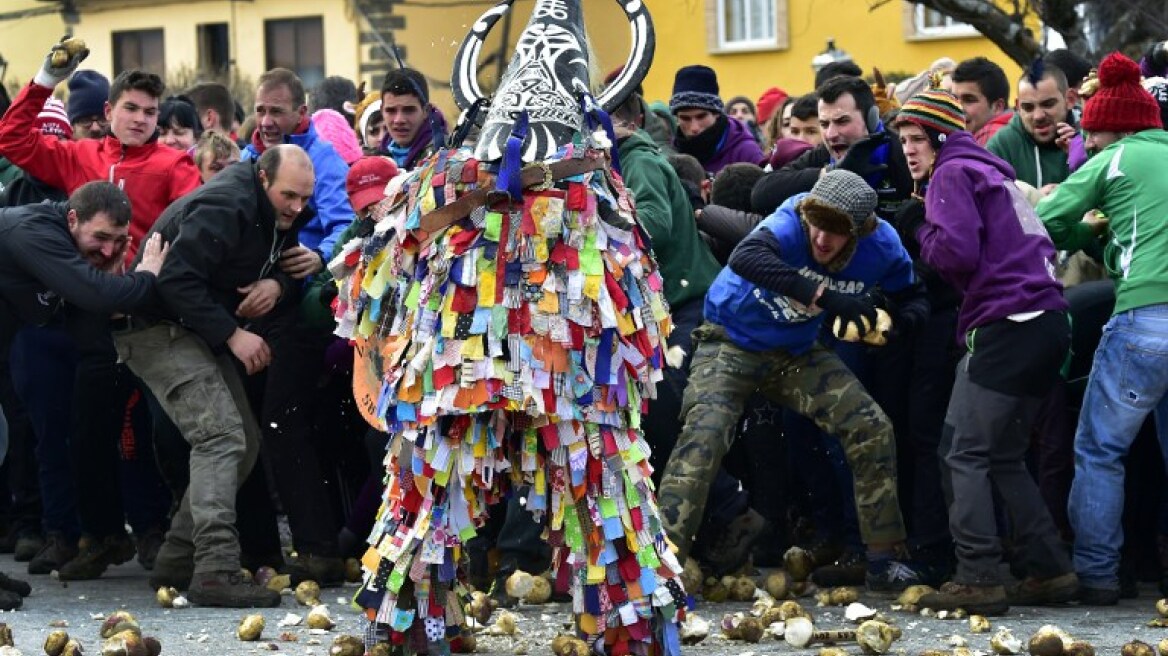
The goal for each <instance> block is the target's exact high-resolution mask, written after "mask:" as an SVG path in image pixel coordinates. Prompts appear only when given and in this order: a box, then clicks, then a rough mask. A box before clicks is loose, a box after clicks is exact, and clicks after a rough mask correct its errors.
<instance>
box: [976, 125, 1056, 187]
mask: <svg viewBox="0 0 1168 656" xmlns="http://www.w3.org/2000/svg"><path fill="white" fill-rule="evenodd" d="M1069 118H1070V117H1069V116H1068V119H1069ZM986 150H988V151H990V152H991V153H993V154H995V155H997V156H998V157H1001V158H1002V159H1004V160H1006V161H1007V162H1008V163H1009V164H1010V166H1012V167H1014V174H1015V176H1016V177H1017V179H1018V180H1021V181H1023V182H1027V183H1030V184H1031V185H1034V187H1035V188H1037V189H1042V188H1043V187H1044V186H1045V185H1048V184H1051V183H1055V184H1057V183H1060V182H1062V181H1063V180H1066V179H1067V176H1068V175H1070V174H1071V169H1070V167H1068V166H1067V154H1066V153H1065V152H1063V149H1062V148H1059V147H1058V146H1056V145H1055V144H1054V143H1053V142H1052V143H1049V144H1038V143H1035V141H1034V139H1033V138H1032V137H1031V136H1030V133H1029V132H1027V131H1026V128H1025V127H1023V126H1022V118H1021V117H1020V116H1018V114H1017V113H1015V114H1014V118H1012V119H1010V122H1009V123H1007V124H1006V127H1004V128H1002V129H1001V130H998V132H997V134H995V135H994V136H993V137H992V138H991V139H990V140H989V142H988V143H987V144H986Z"/></svg>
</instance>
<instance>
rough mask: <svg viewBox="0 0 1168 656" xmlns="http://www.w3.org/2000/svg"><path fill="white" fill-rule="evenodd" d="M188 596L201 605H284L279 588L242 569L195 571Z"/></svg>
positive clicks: (262, 606) (269, 606)
mask: <svg viewBox="0 0 1168 656" xmlns="http://www.w3.org/2000/svg"><path fill="white" fill-rule="evenodd" d="M187 598H188V599H190V600H191V601H192V602H194V603H196V604H198V605H200V606H215V607H218V608H275V607H276V606H279V605H280V593H279V592H276V591H274V590H269V589H267V588H265V587H263V586H259V585H256V584H255V582H254V581H250V580H247V579H245V578H244V577H243V575H242V574H240V572H239V570H236V571H233V572H204V573H201V574H195V575H194V577H192V578H191V589H190V590H189V591H188V592H187Z"/></svg>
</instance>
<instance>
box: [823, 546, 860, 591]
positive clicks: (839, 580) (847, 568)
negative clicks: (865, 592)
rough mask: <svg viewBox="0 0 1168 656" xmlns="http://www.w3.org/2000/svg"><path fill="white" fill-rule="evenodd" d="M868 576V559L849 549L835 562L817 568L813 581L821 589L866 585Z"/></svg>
mask: <svg viewBox="0 0 1168 656" xmlns="http://www.w3.org/2000/svg"><path fill="white" fill-rule="evenodd" d="M867 575H868V558H867V557H866V556H865V555H864V554H863V553H861V552H859V551H856V550H855V549H848V550H847V551H844V553H843V554H842V555H840V556H839V557H838V558H836V559H835V562H832V563H831V564H828V565H824V566H822V567H817V568H815V571H813V572H811V580H812V581H814V582H815V585H818V586H819V587H821V588H835V587H839V586H841V585H864V582H865V577H866V576H867Z"/></svg>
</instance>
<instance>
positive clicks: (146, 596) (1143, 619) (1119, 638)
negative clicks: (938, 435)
mask: <svg viewBox="0 0 1168 656" xmlns="http://www.w3.org/2000/svg"><path fill="white" fill-rule="evenodd" d="M0 570H2V571H4V572H5V573H8V574H10V575H13V576H17V577H20V578H25V579H27V580H29V581H30V582H31V583H32V584H33V594H32V596H31V597H29V598H27V599H25V603H24V608H23V609H22V610H20V611H16V612H11V613H0V622H4V623H7V624H8V626H9V627H11V629H12V632H13V635H14V636H15V642H16V647H17V648H18V649H20V650H21V651H22V653H23V654H25V656H34V655H39V654H42V653H43V651H42V649H41V645H42V644H43V642H44V639H45V636H47V635H48V633H49V632H50V631H52V630H53V629H54V628H55V626H56V625H60V624H61V623H62V622H63V623H65V624H67V626H66V627H65V630H66V631H68V632H69V634H70V635H71V636H72V637H74V638H76V639H78V640H80V642H81V643H82V644H83V645H84V646H85V648H86V653H89V654H100V645H101V640H100V639H99V637H98V630H99V627H100V621H99V620H98V619H94V618H95V616H101V615H105V614H108V613H110V612H112V611H114V610H117V609H126V610H129V611H130V612H131V613H133V614H134V615H135V616H136V617H137V618H138V620H139V622H140V624H141V626H142V628H143V632H144V633H145V634H148V635H154V636H156V637H158V638H159V640H160V641H161V643H162V646H163V654H166V655H167V656H187V655H197V654H215V655H220V656H228V655H234V654H259V653H263V654H271V653H273V650H272V649H271V647H273V646H274V647H276V648H277V649H276V651H277V653H280V652H282V653H288V654H302V655H311V654H318V655H324V654H327V653H328V647H329V645H330V644H331V643H332V640H333V638H334V637H335V636H337V635H341V634H346V633H348V634H359V632H360V627H361V624H360V617H359V616H358V614H357V613H356V611H354V610H352V609H350V608H348V607H347V604H346V603H345V600H346V599H347V597H349V596H350V595H351V594H352V592H353V591H354V590H355V588H354V587H347V588H340V589H336V590H326V591H324V593H323V594H322V596H323V598H324V599H323V601H324V602H325V603H326V604H328V606H329V607H330V610H331V613H332V618H333V620H334V621H335V622H336V623H337V627H336V628H335V629H333V630H332V631H331V632H329V633H328V634H325V635H313V634H311V633H310V631H309V629H308V628H307V627H306V626H304V625H303V624H301V625H300V626H291V627H284V628H280V627H278V626H277V624H278V623H279V621H280V620H281V619H282V618H284V617H285V615H287V614H289V613H294V614H298V615H301V616H304V615H306V614H307V609H306V608H304V607H301V606H298V605H297V604H296V601H295V600H294V599H293V598H292V597H290V596H288V597H285V599H284V603H283V605H282V607H280V608H273V609H264V610H259V611H244V610H234V609H228V610H224V609H214V608H195V607H191V608H184V609H163V608H160V607H159V606H158V605H157V603H156V602H155V601H154V592H153V591H151V590H150V589H149V588H148V586H147V583H146V576H147V575H146V572H145V571H144V570H142V569H141V568H140V567H139V566H138V565H137V564H136V563H130V564H126V565H123V566H120V567H116V568H113V569H111V570H110V571H109V572H107V574H106V576H105V577H104V578H102V579H100V580H98V581H88V582H74V583H70V584H68V585H64V584H62V583H60V582H58V581H54V580H53V579H51V578H50V577H47V576H34V577H28V576H26V575H25V568H24V566H23V565H22V564H20V563H15V562H13V560H12V557H11V556H3V557H0ZM1156 598H1157V597H1156V591H1155V589H1154V588H1153V587H1150V586H1146V587H1145V588H1144V590H1143V594H1142V595H1141V597H1140V598H1139V599H1134V600H1125V601H1123V602H1122V603H1120V605H1119V606H1117V607H1113V608H1086V607H1077V606H1065V607H1061V608H1050V609H1037V608H1024V609H1014V610H1011V611H1010V613H1009V614H1008V615H1006V616H1004V617H1000V618H991V622H992V624H993V626H994V629H995V630H996V629H997V628H998V627H1001V626H1004V627H1007V628H1009V629H1010V630H1011V631H1013V632H1014V634H1015V635H1016V636H1018V637H1019V638H1021V639H1022V640H1023V644H1025V641H1026V640H1027V639H1028V638H1029V636H1030V635H1031V633H1033V632H1034V631H1035V630H1036V629H1038V627H1039V626H1041V625H1043V624H1054V625H1057V626H1059V627H1061V628H1062V629H1064V630H1065V631H1067V632H1068V633H1070V634H1071V635H1073V636H1074V637H1075V638H1077V639H1080V640H1086V641H1088V642H1090V643H1091V644H1093V645H1094V646H1095V648H1096V653H1097V654H1099V656H1103V655H1104V654H1113V655H1118V654H1119V651H1120V647H1121V646H1122V645H1123V644H1124V643H1126V642H1127V641H1129V640H1132V639H1140V640H1143V641H1145V642H1147V643H1149V644H1151V645H1153V646H1154V645H1155V644H1156V643H1157V642H1158V641H1159V640H1160V639H1162V638H1166V637H1168V629H1158V628H1150V627H1148V626H1146V624H1147V622H1148V620H1150V619H1152V618H1153V617H1155V615H1156V612H1155V602H1156ZM802 601H803V603H804V604H805V605H808V606H814V602H813V600H809V599H805V600H802ZM861 601H862V602H864V603H866V604H868V605H869V606H871V607H873V608H876V609H878V610H881V611H882V612H884V613H885V614H886V615H887V616H888V617H889V618H890V619H891V620H892V621H893V622H894V623H896V624H897V625H898V626H900V628H901V629H902V631H903V634H904V636H903V638H902V639H901V640H899V641H898V642H896V643H895V644H894V645H893V653H896V654H918V653H920V652H921V651H923V650H925V649H941V650H945V651H952V647H951V646H950V645H949V643H948V639H949V638H950V637H951V636H953V635H954V634H957V635H960V636H962V637H963V638H964V639H965V640H966V641H967V643H968V647H969V648H970V649H971V650H973V651H974V652H975V653H976V652H978V651H981V652H985V653H990V648H989V636H990V634H988V633H987V634H977V635H974V634H971V633H970V631H969V625H968V622H967V621H966V620H939V619H936V618H926V617H921V616H919V615H912V614H908V613H904V612H895V611H891V610H890V609H889V604H890V603H891V602H890V601H889V600H886V599H878V598H874V597H866V596H861ZM747 608H749V605H748V604H744V603H722V604H701V605H699V607H698V609H697V611H696V612H697V614H698V615H699V616H700V617H703V618H705V619H708V620H711V622H712V623H713V624H715V625H716V623H717V620H719V619H720V618H721V617H722V615H724V614H725V613H729V612H733V611H741V610H746V609H747ZM249 612H258V613H260V614H262V615H264V617H265V619H266V628H265V630H264V633H263V640H262V641H260V642H255V643H243V642H240V641H239V640H238V639H236V637H235V629H236V627H237V626H238V624H239V621H240V620H241V619H242V618H243V617H244V615H246V614H248V613H249ZM813 613H814V614H815V618H816V620H815V623H816V627H817V628H844V627H845V626H846V624H847V623H846V622H845V621H844V619H843V609H842V608H813ZM516 615H517V618H518V621H517V624H518V627H519V631H518V634H517V635H516V636H514V637H505V636H480V638H479V641H478V652H479V653H484V654H499V655H513V654H528V655H530V656H535V655H537V654H550V653H551V650H550V648H549V646H548V643H549V642H550V639H551V637H552V636H553V635H555V634H556V633H557V632H559V631H561V630H562V629H563V628H564V627H565V626H566V625H567V623H568V621H569V620H570V616H569V607H568V606H567V605H565V604H549V605H544V606H521V607H519V608H518V609H516ZM285 632H286V633H287V634H290V636H295V637H296V638H297V642H289V641H283V640H280V634H281V633H285ZM313 642H316V643H318V644H313ZM843 646H845V647H846V645H843ZM683 651H684V653H685V654H686V655H687V656H689V655H694V656H699V655H700V656H746V655H747V654H753V655H754V656H763V655H766V654H780V653H797V652H798V651H799V650H795V649H793V648H792V647H789V646H788V645H786V644H785V643H783V642H782V641H781V640H775V639H774V638H769V637H767V638H764V639H763V641H762V642H759V643H757V644H749V643H744V642H738V641H731V640H726V639H724V638H721V637H720V636H719V635H717V630H716V629H715V630H714V631H712V635H711V636H710V637H709V638H706V639H705V640H704V641H703V642H701V643H700V644H698V645H694V646H689V647H685V648H684V650H683ZM848 651H849V652H850V653H853V654H859V653H860V652H859V649H858V648H857V647H855V646H854V645H853V646H851V647H849V648H848ZM802 653H816V652H815V651H811V650H804V651H803V652H802Z"/></svg>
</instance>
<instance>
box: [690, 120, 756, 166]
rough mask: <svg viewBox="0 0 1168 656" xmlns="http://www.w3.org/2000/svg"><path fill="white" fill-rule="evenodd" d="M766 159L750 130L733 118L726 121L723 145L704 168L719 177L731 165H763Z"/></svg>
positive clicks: (705, 163)
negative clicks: (739, 163) (720, 172)
mask: <svg viewBox="0 0 1168 656" xmlns="http://www.w3.org/2000/svg"><path fill="white" fill-rule="evenodd" d="M764 159H766V158H765V157H764V156H763V154H762V148H761V147H759V145H758V142H757V141H755V140H754V135H752V134H751V133H750V128H748V127H746V124H745V123H743V122H742V121H739V120H738V119H734V118H731V119H730V120H729V121H726V134H725V135H723V137H722V143H720V144H718V152H716V153H714V156H713V157H711V158H710V159H709V161H706V162H702V168H704V169H705V170H706V172H707V173H712V174H714V175H717V174H718V171H721V170H722V169H724V168H726V167H727V166H729V165H731V164H736V163H738V162H747V163H749V164H761V163H762V161H763V160H764Z"/></svg>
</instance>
